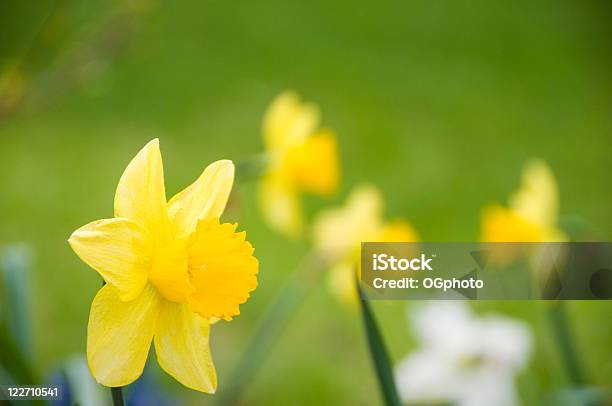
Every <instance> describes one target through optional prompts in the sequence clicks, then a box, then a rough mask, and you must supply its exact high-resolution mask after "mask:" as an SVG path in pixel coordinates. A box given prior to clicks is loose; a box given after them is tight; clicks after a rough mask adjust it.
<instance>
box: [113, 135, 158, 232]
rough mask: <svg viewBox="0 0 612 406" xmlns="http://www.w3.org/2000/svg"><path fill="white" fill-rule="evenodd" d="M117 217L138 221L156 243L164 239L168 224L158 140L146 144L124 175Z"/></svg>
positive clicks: (117, 193) (119, 190)
mask: <svg viewBox="0 0 612 406" xmlns="http://www.w3.org/2000/svg"><path fill="white" fill-rule="evenodd" d="M115 217H125V218H129V219H131V220H133V221H135V222H136V223H138V224H140V225H141V226H143V227H144V228H145V229H146V230H147V231H148V232H149V233H151V234H152V235H153V238H154V240H155V241H161V240H163V239H164V238H165V235H166V232H167V230H168V224H169V223H168V211H167V207H166V191H165V187H164V168H163V164H162V157H161V153H160V151H159V140H157V139H154V140H152V141H150V142H149V143H148V144H147V145H145V147H144V148H143V149H142V150H140V152H138V154H137V155H136V156H135V157H134V159H132V161H131V162H130V163H129V165H128V166H127V168H126V169H125V171H124V172H123V175H121V179H120V180H119V185H118V186H117V191H116V193H115Z"/></svg>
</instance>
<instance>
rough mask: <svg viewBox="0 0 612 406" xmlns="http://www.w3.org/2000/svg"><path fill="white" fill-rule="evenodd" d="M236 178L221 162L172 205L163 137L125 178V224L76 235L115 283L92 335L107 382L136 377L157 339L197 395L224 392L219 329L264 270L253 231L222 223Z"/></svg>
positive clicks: (98, 305)
mask: <svg viewBox="0 0 612 406" xmlns="http://www.w3.org/2000/svg"><path fill="white" fill-rule="evenodd" d="M233 180H234V165H233V163H232V162H231V161H228V160H222V161H217V162H215V163H213V164H211V165H209V166H208V167H207V168H206V169H205V170H204V172H203V173H202V175H201V176H200V177H199V178H198V179H197V180H196V181H195V182H194V183H193V184H191V185H190V186H189V187H187V188H186V189H185V190H183V191H182V192H180V193H178V194H177V195H176V196H174V197H173V198H172V199H170V201H169V202H166V193H165V187H164V174H163V166H162V157H161V153H160V150H159V142H158V140H157V139H155V140H153V141H151V142H149V143H148V144H147V145H146V146H145V147H144V148H143V149H142V150H141V151H140V152H139V153H138V154H137V155H136V157H135V158H134V159H133V160H132V161H131V162H130V164H129V165H128V167H127V168H126V170H125V171H124V173H123V175H122V176H121V179H120V180H119V185H118V187H117V191H116V194H115V204H114V206H115V217H114V218H111V219H104V220H98V221H94V222H92V223H89V224H87V225H85V226H83V227H81V228H79V229H78V230H76V231H75V232H74V233H73V234H72V236H71V237H70V239H69V243H70V245H71V247H72V249H73V250H74V251H75V252H76V253H77V255H78V256H79V257H80V258H81V259H82V260H83V261H84V262H86V263H87V264H88V265H89V266H91V267H92V268H94V269H95V270H96V271H98V272H99V273H100V275H101V276H102V277H103V278H104V281H105V282H106V284H105V285H104V286H103V287H102V289H100V291H99V292H98V294H97V295H96V297H95V298H94V300H93V303H92V306H91V312H90V315H89V325H88V328H87V359H88V362H89V366H90V369H91V372H92V374H93V375H94V377H95V378H96V380H97V381H98V382H100V383H101V384H103V385H106V386H111V387H112V386H124V385H127V384H129V383H131V382H133V381H134V380H136V379H137V378H138V377H139V376H140V374H141V373H142V370H143V367H144V364H145V361H146V358H147V354H148V352H149V347H150V345H151V341H152V340H154V343H155V352H156V354H157V359H158V361H159V364H160V365H161V367H162V368H163V369H164V370H165V371H166V372H168V373H169V374H170V375H172V376H173V377H174V378H176V379H177V380H178V381H179V382H181V383H182V384H183V385H185V386H187V387H189V388H192V389H195V390H198V391H202V392H207V393H213V392H215V390H216V387H217V377H216V372H215V367H214V365H213V361H212V358H211V354H210V349H209V340H208V337H209V332H210V323H211V322H214V321H216V320H217V319H225V320H231V318H232V317H233V316H236V315H238V314H240V311H239V305H240V304H242V303H244V302H246V300H247V299H248V298H249V292H251V291H253V290H254V289H255V288H256V287H257V277H256V274H257V272H258V268H259V264H258V261H257V259H256V258H255V257H253V247H252V245H251V244H250V243H249V242H247V241H246V240H245V237H246V235H245V232H236V224H228V223H220V222H219V216H221V214H222V213H223V210H224V208H225V205H226V202H227V199H228V197H229V194H230V191H231V189H232V183H233Z"/></svg>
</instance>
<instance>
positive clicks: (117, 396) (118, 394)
mask: <svg viewBox="0 0 612 406" xmlns="http://www.w3.org/2000/svg"><path fill="white" fill-rule="evenodd" d="M110 390H111V396H112V397H113V405H114V406H124V405H125V402H124V400H123V386H116V387H114V388H110Z"/></svg>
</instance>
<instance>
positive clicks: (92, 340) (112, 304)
mask: <svg viewBox="0 0 612 406" xmlns="http://www.w3.org/2000/svg"><path fill="white" fill-rule="evenodd" d="M158 305H159V300H158V296H157V293H156V292H155V290H154V288H153V287H151V286H150V285H148V286H147V287H146V288H145V289H144V290H143V291H142V293H141V294H140V295H139V296H138V297H137V298H135V299H134V300H132V301H130V302H122V301H121V300H120V299H119V296H118V294H117V290H116V289H115V288H114V287H112V286H111V285H104V286H103V287H102V289H100V291H99V292H98V294H97V295H96V297H95V298H94V300H93V303H92V305H91V312H90V314H89V324H88V326H87V360H88V362H89V368H90V369H91V373H92V374H93V376H94V377H95V378H96V381H98V382H99V383H101V384H102V385H105V386H124V385H128V384H130V383H132V382H134V381H135V380H136V379H137V378H138V377H139V376H140V375H141V374H142V370H143V368H144V365H145V361H146V360H147V354H148V353H149V348H150V346H151V340H152V339H153V334H154V333H155V325H156V320H157V312H158Z"/></svg>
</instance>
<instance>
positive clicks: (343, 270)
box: [313, 185, 419, 304]
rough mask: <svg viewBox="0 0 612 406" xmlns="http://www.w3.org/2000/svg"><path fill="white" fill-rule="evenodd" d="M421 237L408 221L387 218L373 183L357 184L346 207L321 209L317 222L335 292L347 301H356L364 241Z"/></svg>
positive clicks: (318, 243) (315, 231)
mask: <svg viewBox="0 0 612 406" xmlns="http://www.w3.org/2000/svg"><path fill="white" fill-rule="evenodd" d="M418 239H419V237H418V235H417V233H416V231H415V230H414V229H413V228H412V226H411V225H410V224H408V223H407V222H405V221H403V220H400V219H396V220H392V221H388V222H385V221H384V219H383V199H382V196H381V194H380V192H379V191H378V189H376V188H375V187H373V186H369V185H362V186H359V187H357V188H356V189H355V190H353V192H351V194H350V195H349V197H348V200H347V202H346V204H345V205H344V206H343V207H340V208H336V209H328V210H325V211H323V212H322V213H320V214H319V215H318V216H317V218H316V219H315V221H314V225H313V241H314V245H315V248H316V250H317V251H318V252H319V253H320V255H322V256H323V257H324V258H325V260H326V261H327V262H328V263H330V265H331V270H330V273H329V286H330V290H331V292H332V294H333V295H334V296H336V297H337V298H338V299H339V300H340V301H342V302H344V303H346V304H352V303H355V299H356V298H357V291H356V289H355V272H359V263H360V260H359V249H360V245H361V243H362V242H366V241H369V242H374V241H379V242H402V241H405V242H411V241H417V240H418Z"/></svg>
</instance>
